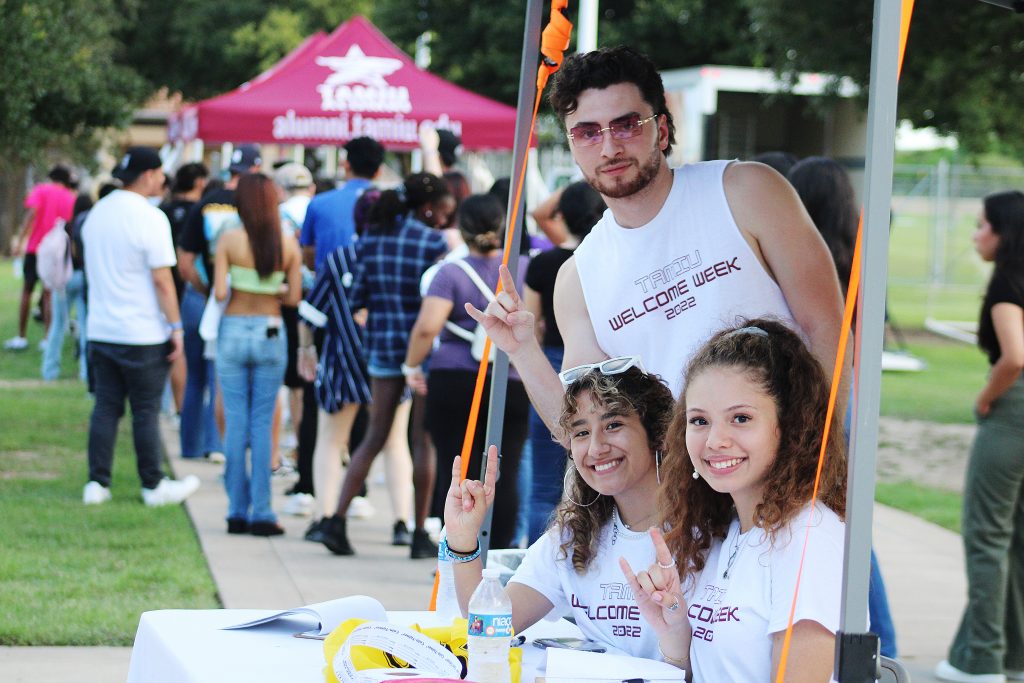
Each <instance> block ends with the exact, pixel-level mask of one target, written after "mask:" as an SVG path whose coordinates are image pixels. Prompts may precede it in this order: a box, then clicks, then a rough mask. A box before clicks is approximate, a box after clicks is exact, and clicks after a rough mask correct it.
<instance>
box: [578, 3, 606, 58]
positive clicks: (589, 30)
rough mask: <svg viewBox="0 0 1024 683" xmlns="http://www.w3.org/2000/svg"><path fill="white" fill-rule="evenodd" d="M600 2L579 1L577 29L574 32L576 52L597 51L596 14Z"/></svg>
mask: <svg viewBox="0 0 1024 683" xmlns="http://www.w3.org/2000/svg"><path fill="white" fill-rule="evenodd" d="M599 1H600V0H580V12H579V21H578V22H577V23H579V29H578V31H577V32H576V52H578V53H580V54H583V53H584V52H593V51H594V50H596V49H597V14H598V4H599Z"/></svg>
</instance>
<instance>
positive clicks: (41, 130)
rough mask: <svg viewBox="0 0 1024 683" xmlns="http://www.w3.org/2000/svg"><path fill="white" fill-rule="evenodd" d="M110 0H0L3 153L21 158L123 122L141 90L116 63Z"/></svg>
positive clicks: (116, 16) (115, 17) (116, 19)
mask: <svg viewBox="0 0 1024 683" xmlns="http://www.w3.org/2000/svg"><path fill="white" fill-rule="evenodd" d="M122 20H123V19H122V15H121V14H120V12H119V11H118V10H117V8H116V7H115V4H114V2H113V0H3V1H0V26H2V27H3V36H4V40H3V41H2V42H0V154H2V155H3V156H4V158H5V161H6V162H8V163H11V162H14V163H24V162H26V161H29V160H31V159H34V158H36V157H38V156H39V155H40V154H41V152H42V151H43V150H44V149H45V148H46V147H48V146H54V145H57V144H59V145H61V146H63V147H72V146H77V145H81V144H82V143H83V141H85V140H89V139H91V138H92V137H93V135H94V134H95V133H96V132H97V131H98V130H100V129H103V128H106V127H109V126H114V125H118V124H121V123H124V122H125V121H127V119H128V118H129V117H130V115H131V111H132V108H133V106H134V105H135V103H136V102H137V101H138V99H139V98H140V97H141V96H142V94H143V93H144V88H143V84H142V82H141V80H140V79H139V78H138V77H137V76H136V75H135V74H134V72H133V71H132V70H131V69H129V68H126V67H124V66H121V65H119V64H117V63H116V59H115V58H116V56H117V54H118V51H119V43H118V42H117V41H116V40H115V39H114V38H113V37H112V35H111V30H112V28H114V27H117V26H119V25H120V23H121V22H122Z"/></svg>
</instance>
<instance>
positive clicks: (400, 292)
mask: <svg viewBox="0 0 1024 683" xmlns="http://www.w3.org/2000/svg"><path fill="white" fill-rule="evenodd" d="M446 251H448V244H447V242H445V239H444V235H442V234H441V232H439V231H438V230H434V229H433V228H431V227H429V226H428V225H426V224H424V223H421V222H420V221H418V220H416V219H415V218H413V217H411V216H410V217H409V218H407V219H406V221H405V223H404V224H403V225H402V227H400V228H398V229H397V230H395V231H394V232H376V231H370V232H367V233H365V234H364V235H363V236H362V237H360V238H359V240H358V241H357V242H356V259H357V263H358V264H359V265H358V268H357V270H356V278H355V283H354V284H353V287H352V294H351V301H352V304H353V308H354V309H356V310H358V309H360V308H364V307H365V308H366V309H367V312H368V313H369V316H368V320H367V324H366V332H367V362H368V364H369V365H370V367H371V368H375V369H386V370H393V371H395V372H398V371H399V370H400V368H401V366H402V363H403V362H404V361H405V352H406V349H407V348H408V346H409V333H410V332H411V331H412V326H413V324H415V322H416V316H417V315H418V314H419V312H420V302H421V301H422V299H421V297H420V277H422V275H423V272H424V271H425V270H426V269H427V268H429V267H430V266H431V264H433V263H434V262H435V261H437V260H438V259H439V258H441V256H443V255H444V254H445V252H446Z"/></svg>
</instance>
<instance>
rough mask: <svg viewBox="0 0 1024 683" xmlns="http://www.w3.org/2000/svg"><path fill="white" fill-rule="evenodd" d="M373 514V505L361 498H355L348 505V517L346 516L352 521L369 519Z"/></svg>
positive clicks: (374, 511) (375, 512)
mask: <svg viewBox="0 0 1024 683" xmlns="http://www.w3.org/2000/svg"><path fill="white" fill-rule="evenodd" d="M375 514H377V511H376V510H375V509H374V508H373V503H371V502H370V501H368V500H367V499H366V498H364V497H363V496H356V497H355V498H353V499H352V502H351V503H349V504H348V515H346V516H347V517H351V518H352V519H369V518H370V517H373V516H374V515H375Z"/></svg>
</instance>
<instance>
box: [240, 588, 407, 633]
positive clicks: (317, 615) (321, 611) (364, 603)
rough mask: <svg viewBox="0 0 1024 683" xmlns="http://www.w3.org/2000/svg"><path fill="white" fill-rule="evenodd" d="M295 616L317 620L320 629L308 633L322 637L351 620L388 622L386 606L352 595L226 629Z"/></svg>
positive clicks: (372, 599)
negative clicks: (304, 616)
mask: <svg viewBox="0 0 1024 683" xmlns="http://www.w3.org/2000/svg"><path fill="white" fill-rule="evenodd" d="M293 614H301V615H306V616H310V617H313V618H314V619H316V620H317V622H319V625H320V629H319V630H316V629H314V630H312V631H308V633H313V634H316V635H321V636H326V635H328V634H329V633H330V632H331V631H333V630H334V629H336V628H338V626H339V625H340V624H341V623H342V622H344V621H348V620H349V619H366V620H368V621H387V620H388V617H387V612H386V611H385V610H384V605H382V604H380V602H379V601H377V600H375V599H374V598H371V597H369V596H366V595H352V596H349V597H347V598H338V599H337V600H328V601H327V602H318V603H316V604H313V605H306V606H305V607H296V608H295V609H288V610H285V611H283V612H278V613H277V614H271V615H269V616H266V617H263V618H262V619H255V620H253V621H247V622H245V623H244V624H235V625H234V626H225V627H224V628H225V629H236V628H249V627H251V626H259V625H260V624H266V623H269V622H271V621H275V620H277V619H280V618H281V617H287V616H290V615H293Z"/></svg>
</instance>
